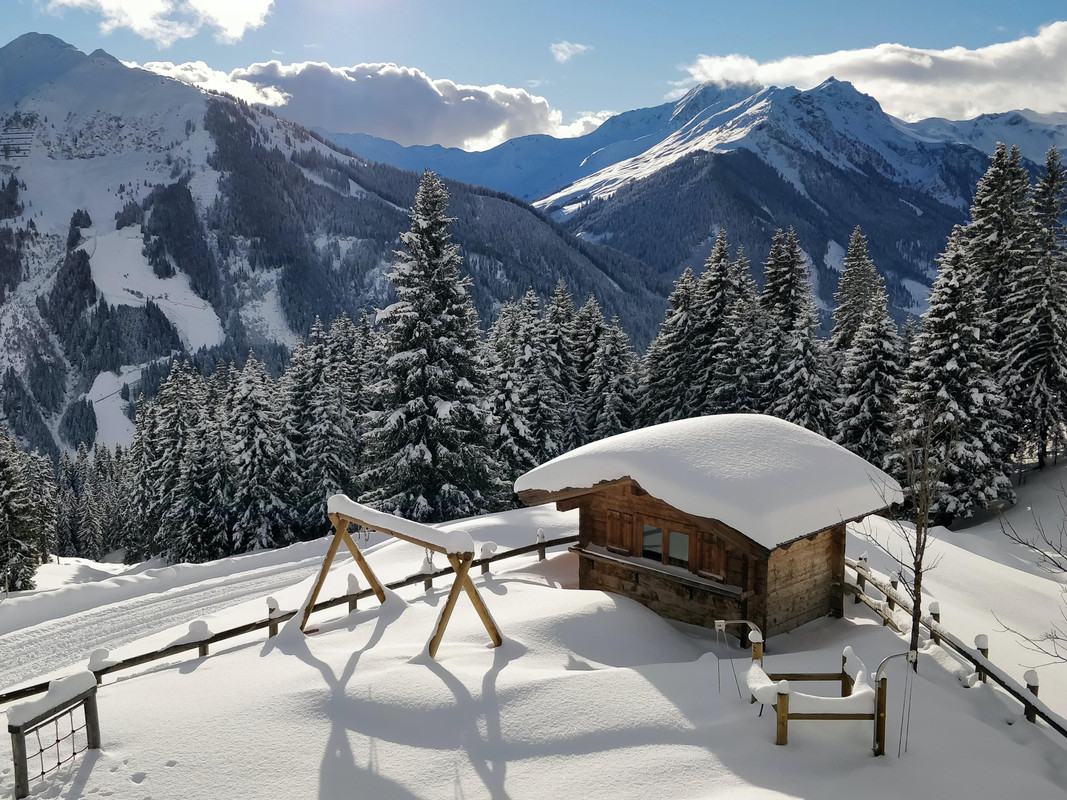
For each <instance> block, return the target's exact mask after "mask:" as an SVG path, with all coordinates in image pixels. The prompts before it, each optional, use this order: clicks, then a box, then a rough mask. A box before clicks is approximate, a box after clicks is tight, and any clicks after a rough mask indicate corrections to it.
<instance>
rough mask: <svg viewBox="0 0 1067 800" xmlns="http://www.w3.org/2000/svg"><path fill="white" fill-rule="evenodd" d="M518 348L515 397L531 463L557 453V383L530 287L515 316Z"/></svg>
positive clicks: (541, 321) (558, 451)
mask: <svg viewBox="0 0 1067 800" xmlns="http://www.w3.org/2000/svg"><path fill="white" fill-rule="evenodd" d="M518 322H519V325H518V339H519V341H518V351H517V352H516V355H515V372H516V373H517V375H518V377H519V381H520V384H519V400H520V402H521V403H522V406H523V412H524V416H525V418H526V427H527V429H528V430H529V433H530V447H531V449H530V455H532V456H533V460H534V464H535V465H536V464H543V463H544V462H546V461H548V460H550V459H552V458H555V457H556V456H557V455H559V453H560V440H561V437H560V435H559V434H560V424H561V419H560V412H559V409H560V406H561V401H560V387H559V384H558V382H556V381H555V380H553V379H552V378H551V377H550V374H549V364H548V360H549V359H548V354H547V350H546V344H545V329H544V321H543V319H542V314H541V301H540V298H538V296H537V293H536V292H534V290H533V289H530V290H529V291H528V292H526V294H525V295H524V296H523V298H522V304H521V305H520V306H519V319H518Z"/></svg>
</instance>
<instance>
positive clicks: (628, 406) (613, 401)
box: [589, 317, 637, 440]
mask: <svg viewBox="0 0 1067 800" xmlns="http://www.w3.org/2000/svg"><path fill="white" fill-rule="evenodd" d="M634 367H635V357H634V352H633V349H632V348H631V347H630V339H629V337H628V336H627V335H626V332H625V331H624V330H623V329H622V325H621V324H620V323H619V318H618V317H614V318H613V319H612V320H611V323H610V324H609V325H608V326H607V328H605V329H604V335H603V336H602V337H601V340H600V348H599V349H598V350H597V354H596V358H595V359H593V370H592V374H591V375H590V376H589V394H590V398H591V401H592V404H591V406H590V410H591V412H592V421H593V437H592V438H593V440H597V439H604V438H606V437H608V436H614V435H615V434H617V433H623V432H624V431H628V430H632V429H633V428H634V427H635V422H636V420H635V417H634V409H635V408H636V407H637V403H636V396H635V395H636V391H637V386H636V381H635V379H634Z"/></svg>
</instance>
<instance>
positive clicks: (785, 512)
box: [515, 414, 900, 636]
mask: <svg viewBox="0 0 1067 800" xmlns="http://www.w3.org/2000/svg"><path fill="white" fill-rule="evenodd" d="M515 490H516V492H517V493H518V495H519V497H520V498H521V499H522V501H523V502H524V503H526V504H527V505H539V504H543V503H555V504H556V507H557V509H559V510H561V511H568V510H572V509H578V511H579V540H578V544H577V545H576V546H575V547H574V548H572V549H573V550H574V551H575V552H576V553H577V554H578V564H579V571H578V585H579V587H580V588H582V589H601V590H604V591H609V592H615V593H616V594H622V595H625V596H627V597H630V598H633V599H634V600H637V601H639V602H641V603H643V604H644V605H646V606H648V607H649V608H651V609H652V610H653V611H656V612H657V613H659V614H662V615H663V616H665V617H669V618H671V619H677V620H681V621H683V622H689V623H693V624H697V625H704V626H708V627H710V626H712V625H713V623H714V621H715V620H716V619H747V620H751V621H752V622H755V623H756V624H757V625H759V627H760V629H761V630H762V631H763V632H764V635H765V636H773V635H774V634H777V633H784V632H785V631H789V630H792V629H793V628H796V627H797V626H799V625H802V624H804V623H805V622H808V621H810V620H813V619H815V618H817V617H820V616H824V615H827V614H833V615H836V616H840V615H841V614H842V612H843V587H844V574H845V560H844V559H845V523H846V522H849V521H852V520H856V519H860V518H862V517H865V516H867V515H868V514H871V513H876V512H879V511H881V510H884V509H885V508H886V507H887V506H889V505H890V503H892V502H894V501H896V500H898V499H899V497H900V487H899V486H898V484H897V483H896V482H895V481H894V480H893V479H892V478H890V477H889V476H888V475H886V474H885V473H884V472H882V471H881V470H879V469H877V468H876V467H874V466H872V465H871V464H869V463H867V462H866V461H864V460H863V459H861V458H859V457H858V456H856V455H854V454H852V453H850V452H849V451H847V450H845V449H844V448H842V447H840V446H839V445H836V444H834V443H832V442H830V441H829V440H827V439H825V438H824V437H822V436H819V435H818V434H815V433H812V432H811V431H808V430H805V429H803V428H800V427H798V426H796V425H793V424H792V423H789V422H785V421H783V420H780V419H776V418H774V417H767V416H763V415H759V414H728V415H718V416H709V417H699V418H695V419H687V420H679V421H677V422H670V423H665V424H663V425H655V426H652V427H650V428H644V429H641V430H638V431H632V432H629V433H624V434H620V435H619V436H613V437H610V438H608V439H604V440H601V441H599V442H593V443H591V444H588V445H585V446H584V447H580V448H578V449H576V450H574V451H572V452H570V453H566V454H564V455H562V456H559V457H558V458H555V459H553V460H552V461H549V462H548V463H546V464H543V465H541V466H540V467H537V468H536V469H533V470H531V471H530V472H528V473H526V474H525V475H523V476H521V477H520V478H519V479H518V480H517V481H516V483H515Z"/></svg>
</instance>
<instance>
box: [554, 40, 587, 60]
mask: <svg viewBox="0 0 1067 800" xmlns="http://www.w3.org/2000/svg"><path fill="white" fill-rule="evenodd" d="M548 49H549V50H550V51H551V52H552V57H553V58H554V59H556V61H558V62H559V63H560V64H566V63H567V62H568V61H570V60H571V59H572V58H574V57H575V56H577V55H581V54H582V53H584V52H586V51H587V50H592V49H593V48H592V47H591V46H590V45H587V44H577V43H575V42H566V41H564V42H553V43H552V44H550V45H549V46H548Z"/></svg>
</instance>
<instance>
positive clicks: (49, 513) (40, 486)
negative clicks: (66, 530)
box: [23, 452, 59, 562]
mask: <svg viewBox="0 0 1067 800" xmlns="http://www.w3.org/2000/svg"><path fill="white" fill-rule="evenodd" d="M23 478H24V479H25V481H26V486H27V488H28V489H29V493H30V500H31V516H30V529H31V530H32V531H33V533H34V549H35V550H36V551H37V553H38V554H39V555H40V556H41V559H42V562H43V561H44V560H45V559H47V557H48V554H49V553H55V552H57V550H56V544H57V542H56V526H57V522H58V519H59V512H58V509H57V507H56V504H57V502H58V497H57V495H58V492H57V488H56V477H55V472H54V470H53V467H52V459H50V458H49V457H48V456H46V455H44V454H42V453H40V452H33V453H25V454H24V455H23Z"/></svg>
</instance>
